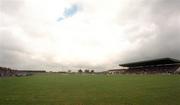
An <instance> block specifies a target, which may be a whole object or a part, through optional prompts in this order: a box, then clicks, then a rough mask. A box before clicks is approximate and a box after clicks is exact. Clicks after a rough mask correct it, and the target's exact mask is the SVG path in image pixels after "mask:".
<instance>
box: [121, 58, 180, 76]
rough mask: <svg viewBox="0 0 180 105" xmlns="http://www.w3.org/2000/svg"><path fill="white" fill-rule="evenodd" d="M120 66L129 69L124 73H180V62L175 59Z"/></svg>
mask: <svg viewBox="0 0 180 105" xmlns="http://www.w3.org/2000/svg"><path fill="white" fill-rule="evenodd" d="M119 66H122V67H127V68H128V69H127V70H125V71H124V73H135V74H155V73H170V74H174V73H177V72H178V71H180V61H179V60H177V59H173V58H161V59H153V60H146V61H139V62H131V63H124V64H119Z"/></svg>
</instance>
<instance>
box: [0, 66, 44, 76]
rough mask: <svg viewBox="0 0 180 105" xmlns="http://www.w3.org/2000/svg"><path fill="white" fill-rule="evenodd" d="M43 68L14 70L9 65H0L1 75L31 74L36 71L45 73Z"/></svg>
mask: <svg viewBox="0 0 180 105" xmlns="http://www.w3.org/2000/svg"><path fill="white" fill-rule="evenodd" d="M45 72H46V71H43V70H14V69H11V68H7V67H0V77H10V76H29V75H32V74H35V73H45Z"/></svg>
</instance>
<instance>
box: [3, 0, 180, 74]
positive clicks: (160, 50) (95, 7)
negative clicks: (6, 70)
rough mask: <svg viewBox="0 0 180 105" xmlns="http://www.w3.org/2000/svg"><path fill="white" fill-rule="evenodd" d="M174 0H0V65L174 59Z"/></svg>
mask: <svg viewBox="0 0 180 105" xmlns="http://www.w3.org/2000/svg"><path fill="white" fill-rule="evenodd" d="M179 10H180V1H179V0H150V1H147V0H0V66H3V67H4V66H5V67H11V68H15V69H37V70H41V69H42V70H47V71H67V70H72V71H77V70H78V69H80V68H81V69H95V70H96V71H103V70H108V69H114V68H120V67H118V64H120V63H126V62H134V61H139V60H147V59H154V58H162V57H172V58H176V59H180V49H179V46H180V13H179Z"/></svg>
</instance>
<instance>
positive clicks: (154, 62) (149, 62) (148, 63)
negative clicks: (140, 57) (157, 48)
mask: <svg viewBox="0 0 180 105" xmlns="http://www.w3.org/2000/svg"><path fill="white" fill-rule="evenodd" d="M177 63H180V60H177V59H173V58H160V59H153V60H146V61H139V62H131V63H124V64H119V66H123V67H139V66H151V65H165V64H177Z"/></svg>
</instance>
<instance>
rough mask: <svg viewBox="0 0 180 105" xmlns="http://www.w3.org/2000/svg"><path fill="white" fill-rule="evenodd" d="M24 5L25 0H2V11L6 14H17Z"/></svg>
mask: <svg viewBox="0 0 180 105" xmlns="http://www.w3.org/2000/svg"><path fill="white" fill-rule="evenodd" d="M22 5H23V0H0V11H2V12H4V13H6V14H13V15H14V14H17V12H18V11H19V10H21V7H22Z"/></svg>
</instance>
